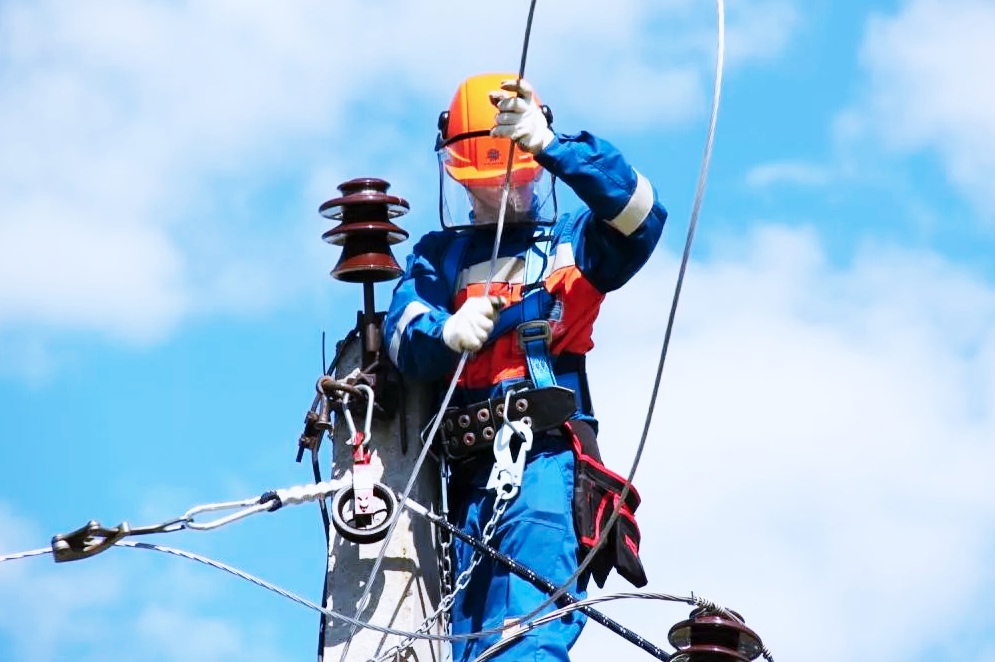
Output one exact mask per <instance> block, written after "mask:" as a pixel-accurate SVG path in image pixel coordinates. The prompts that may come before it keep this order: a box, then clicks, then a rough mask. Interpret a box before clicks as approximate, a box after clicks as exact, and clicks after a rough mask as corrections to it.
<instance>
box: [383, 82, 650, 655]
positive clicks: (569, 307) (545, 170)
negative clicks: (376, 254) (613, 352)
mask: <svg viewBox="0 0 995 662" xmlns="http://www.w3.org/2000/svg"><path fill="white" fill-rule="evenodd" d="M551 121H552V114H551V112H549V109H548V108H547V107H545V106H542V105H540V103H539V101H538V98H537V96H536V94H535V92H534V91H533V89H532V87H531V86H530V85H529V83H528V82H527V81H525V80H520V79H516V78H515V76H514V75H513V74H512V75H508V74H487V75H480V76H474V77H471V78H468V79H467V80H466V81H464V82H463V83H462V84H461V85H460V86H459V89H458V90H457V92H456V95H455V96H454V98H453V101H452V104H451V105H450V107H449V110H448V112H445V113H443V114H442V115H441V116H440V120H439V136H438V140H437V151H438V153H439V159H440V201H439V209H440V216H441V217H442V219H441V220H442V224H443V229H442V230H441V231H436V232H431V233H429V234H427V235H426V236H424V237H423V238H422V239H421V240H420V241H419V242H418V243H417V245H416V246H415V247H414V249H413V252H412V254H411V255H410V256H409V258H408V263H407V268H406V271H405V273H404V275H403V276H402V278H401V280H400V282H399V283H398V284H397V287H396V289H395V290H394V296H393V300H392V302H391V305H390V310H389V311H388V313H387V317H386V320H385V325H384V339H385V341H386V342H387V343H388V346H389V353H390V357H391V359H392V360H393V361H394V363H395V364H396V365H397V366H398V368H399V369H400V370H401V372H402V373H403V374H405V375H408V376H410V377H413V378H415V379H419V380H423V381H428V382H433V383H437V384H440V385H443V386H444V384H445V381H444V380H446V379H447V378H450V377H451V376H452V374H453V372H454V370H455V367H456V365H457V362H458V359H459V357H460V355H461V354H462V353H463V352H471V353H472V356H471V357H470V359H469V360H468V361H467V363H466V366H465V370H464V371H463V372H462V374H461V375H460V377H459V382H458V388H457V389H456V391H455V393H454V396H453V399H452V401H451V407H450V409H449V410H447V411H446V412H445V415H444V419H443V422H442V425H441V427H440V436H441V439H440V440H438V441H440V442H441V445H442V447H443V449H444V450H445V452H446V454H447V456H448V457H449V459H450V480H449V494H450V516H451V517H452V518H453V519H454V521H455V523H456V524H457V525H458V526H460V527H461V528H462V529H463V530H464V531H466V532H467V533H469V534H471V535H474V536H477V537H478V538H479V537H482V536H483V533H484V531H483V529H484V527H485V525H486V524H487V522H488V521H489V520H490V518H491V516H492V513H493V509H494V504H495V498H496V497H495V492H494V490H487V489H485V487H486V484H487V482H488V479H489V476H490V472H491V468H492V466H493V465H494V462H495V455H494V452H492V451H491V449H492V448H493V439H494V437H495V431H496V430H497V429H499V428H500V426H501V424H502V422H503V421H504V417H505V415H507V416H508V420H509V421H510V420H521V421H523V422H524V423H527V424H528V425H530V426H531V430H532V432H533V433H534V435H533V441H532V445H531V450H529V451H528V453H527V459H526V464H525V469H524V474H523V476H522V484H521V487H520V491H519V492H518V493H517V496H516V497H515V498H514V499H513V500H512V501H511V502H510V504H509V505H508V506H507V510H506V511H505V512H504V513H503V514H502V515H501V517H500V519H499V520H498V523H497V527H496V529H495V533H494V536H493V538H491V540H490V544H491V545H492V546H494V547H496V548H498V549H499V550H501V551H502V552H504V553H505V554H507V555H509V556H511V557H512V558H514V559H516V560H518V561H519V562H521V563H523V564H524V565H526V566H528V567H530V568H532V569H533V570H534V571H535V572H536V573H538V574H539V575H541V576H543V577H545V578H547V579H549V580H550V581H552V582H554V583H557V584H562V583H563V582H565V581H566V580H567V579H568V578H569V577H570V576H571V575H572V574H573V573H574V572H575V571H576V570H577V567H578V558H583V555H584V554H585V553H586V551H587V550H588V549H590V548H591V546H592V545H593V541H594V540H596V539H597V536H598V535H602V533H603V532H602V531H601V527H602V525H603V524H604V522H605V520H606V519H607V516H608V515H610V514H611V512H612V509H613V504H612V501H611V494H610V492H611V491H612V488H614V489H615V491H616V492H617V491H618V490H620V489H621V485H622V484H623V483H624V479H622V478H620V477H619V476H617V475H616V474H612V473H611V472H607V470H605V469H604V467H603V466H602V465H601V464H600V458H599V456H598V453H597V449H596V440H595V434H596V431H597V422H596V420H595V418H594V409H593V407H592V405H591V398H590V393H589V392H588V386H587V376H586V373H585V369H584V356H585V354H586V353H587V352H588V351H589V350H590V349H591V348H592V346H593V343H592V341H591V332H592V327H593V324H594V320H595V318H596V317H597V315H598V310H599V307H600V305H601V301H602V300H603V299H604V296H605V294H606V293H608V292H611V291H612V290H615V289H617V288H619V287H621V286H622V285H623V284H624V283H625V282H626V281H628V280H629V279H630V278H631V277H632V275H633V274H635V273H636V271H637V270H638V269H639V268H640V267H641V266H642V265H643V264H644V263H645V262H646V260H647V259H648V258H649V256H650V254H651V253H652V251H653V249H654V247H655V246H656V244H657V241H658V240H659V238H660V235H661V233H662V230H663V225H664V221H665V220H666V217H667V212H666V210H665V209H664V208H663V206H662V205H660V203H659V202H658V201H657V197H656V192H655V190H654V188H653V186H652V185H651V184H650V183H649V181H647V179H646V178H645V177H643V176H642V175H641V174H639V173H638V172H636V171H635V170H634V169H633V168H632V167H631V166H630V165H629V164H628V163H627V162H626V161H625V159H624V158H623V157H622V155H621V154H620V153H619V152H618V150H616V149H615V148H614V147H613V146H612V145H610V144H609V143H607V142H605V141H603V140H599V139H598V138H596V137H594V136H592V135H591V134H589V133H587V132H581V133H578V134H575V135H564V134H557V133H554V132H553V130H552V129H551V128H550V124H551ZM511 141H514V143H515V145H516V149H515V152H514V157H513V162H512V165H511V176H510V185H511V188H510V195H508V201H507V206H506V209H505V226H504V231H503V234H502V237H501V242H500V250H499V253H498V255H497V261H496V265H495V266H496V270H495V273H494V274H491V273H490V267H491V253H492V250H493V245H494V240H495V226H496V222H497V221H498V217H499V214H500V206H501V200H502V197H503V196H502V193H503V188H504V185H505V180H506V176H507V172H508V163H507V159H508V154H509V151H510V147H511ZM556 179H559V180H562V181H563V182H565V183H566V184H567V185H568V186H569V187H570V188H571V189H572V190H573V191H574V192H575V193H576V194H577V196H578V197H579V198H580V200H581V201H582V202H583V203H584V204H585V205H586V208H584V209H582V210H580V211H579V213H576V214H563V215H557V214H556V209H555V207H556V204H555V188H553V187H554V186H555V180H556ZM544 187H547V188H544ZM461 205H463V207H464V209H462V210H461V209H460V206H461ZM550 205H552V207H553V209H552V212H550V209H549V207H550ZM488 281H490V289H489V290H488V291H485V290H484V288H485V286H486V285H487V283H488ZM443 392H444V389H442V390H440V397H441V393H443ZM506 409H507V411H505V410H506ZM606 486H607V487H606ZM575 488H576V489H575ZM606 499H607V501H605V500H606ZM604 503H607V504H608V506H607V514H604V513H602V515H603V516H602V517H600V519H599V514H598V511H597V507H598V505H599V504H602V505H603V504H604ZM637 505H638V495H636V493H635V491H634V490H633V491H632V492H631V493H630V494H629V498H628V499H627V500H626V504H625V505H624V506H622V507H621V511H622V512H620V516H619V518H618V526H617V527H614V530H613V531H612V532H610V533H609V534H605V535H610V539H609V540H607V542H606V544H605V545H603V547H602V548H601V550H600V551H599V553H598V555H597V556H596V558H595V562H594V563H593V564H592V565H591V570H592V571H593V576H594V578H595V580H596V581H597V582H598V583H599V585H603V584H604V581H605V577H606V576H607V574H608V572H609V571H610V570H611V569H613V568H615V569H618V571H619V572H620V574H622V575H623V576H624V577H626V578H628V579H629V580H630V581H632V582H633V583H635V584H636V585H639V586H642V585H644V584H645V583H646V578H645V575H644V574H643V570H642V566H641V564H640V562H639V558H638V544H639V534H638V528H636V527H635V522H634V520H633V519H632V511H634V510H635V507H636V506H637ZM603 510H604V509H603ZM472 556H473V549H472V547H470V546H469V545H466V544H461V543H460V541H458V540H456V541H454V557H455V562H456V570H455V572H456V573H457V574H458V573H460V572H462V571H463V570H464V569H465V568H466V567H468V566H469V564H470V563H471V559H472ZM590 574H591V573H585V574H584V575H583V576H582V577H581V578H580V580H579V581H577V582H575V583H574V584H573V585H572V586H571V587H570V590H571V591H572V592H573V593H574V594H575V595H583V594H584V591H585V589H586V586H587V581H588V577H589V576H590ZM471 577H472V578H471V581H470V583H469V585H468V586H467V588H466V589H465V590H464V591H461V592H460V593H459V594H458V595H457V597H456V601H455V603H454V605H453V612H452V615H451V622H452V630H453V633H454V634H467V633H474V632H480V631H482V630H489V629H494V628H501V627H503V626H507V625H510V624H512V623H514V621H515V619H516V618H520V617H522V616H524V615H526V614H528V613H529V612H530V611H532V610H533V609H535V608H536V607H537V606H538V605H539V604H540V603H541V602H542V601H543V600H544V599H545V598H546V597H548V596H547V595H546V594H544V593H543V592H542V591H540V590H539V589H537V588H535V587H534V586H532V585H531V584H530V583H528V582H527V581H525V580H522V579H520V578H518V577H517V576H515V575H512V574H509V572H508V571H507V569H505V568H503V567H502V566H501V565H500V564H498V563H496V562H492V561H491V559H489V558H488V557H486V556H485V557H484V558H483V559H482V560H481V561H480V563H479V565H478V566H477V567H476V568H475V569H474V570H473V573H472V575H471ZM552 608H554V607H553V606H550V607H548V608H547V609H552ZM584 622H585V617H584V616H582V615H581V614H580V612H574V613H573V614H572V615H570V616H567V617H565V618H562V619H559V620H557V621H555V622H553V623H551V624H549V625H545V626H543V627H540V628H537V629H535V630H533V631H531V632H529V633H527V634H525V635H524V636H522V637H521V638H520V640H519V641H517V642H516V643H515V644H513V645H511V646H509V647H507V648H505V649H503V651H502V652H501V653H500V654H498V655H497V656H496V657H494V658H493V659H495V660H504V661H507V660H526V659H527V660H568V659H569V658H568V656H567V651H568V649H569V648H570V647H571V646H572V645H573V644H574V642H575V641H576V640H577V637H578V636H579V635H580V631H581V629H582V628H583V626H584ZM498 639H499V635H492V636H490V637H485V638H482V639H471V640H468V641H466V640H464V641H456V642H454V644H453V654H454V655H453V657H454V660H458V661H460V662H464V661H469V660H473V659H474V658H475V657H476V656H477V655H479V654H480V653H481V652H482V651H483V650H485V649H486V648H488V647H489V646H491V645H492V644H494V643H495V642H496V641H497V640H498Z"/></svg>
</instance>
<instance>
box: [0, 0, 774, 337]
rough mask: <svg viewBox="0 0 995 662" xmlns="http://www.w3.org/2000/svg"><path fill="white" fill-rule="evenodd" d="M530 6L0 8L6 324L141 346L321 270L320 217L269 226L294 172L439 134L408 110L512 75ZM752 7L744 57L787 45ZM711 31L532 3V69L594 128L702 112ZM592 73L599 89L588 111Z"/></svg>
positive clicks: (645, 4) (650, 5) (214, 0)
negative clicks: (415, 127)
mask: <svg viewBox="0 0 995 662" xmlns="http://www.w3.org/2000/svg"><path fill="white" fill-rule="evenodd" d="M527 8H528V4H527V3H526V2H522V3H521V4H520V6H516V7H515V10H514V11H495V10H494V9H493V8H492V7H490V6H488V5H478V4H476V3H463V2H458V1H456V0H450V1H448V2H443V3H433V4H432V5H431V6H424V5H421V4H418V5H415V4H412V3H405V2H400V1H399V0H393V1H390V2H383V3H376V4H371V3H362V2H339V3H328V2H319V1H318V0H310V1H307V2H301V3H294V4H292V5H285V4H284V5H280V4H273V3H270V2H230V1H227V0H209V1H206V2H196V3H172V4H167V5H164V4H141V5H136V4H134V3H128V2H123V1H121V0H103V1H102V2H96V3H88V4H87V5H86V6H85V7H84V6H82V5H75V4H70V5H66V4H65V3H59V2H54V1H51V0H43V1H42V2H27V1H24V0H20V1H14V2H8V3H4V4H3V6H2V8H0V63H2V71H3V80H4V85H3V86H0V144H3V146H4V149H3V150H2V153H0V209H2V210H3V211H2V212H0V214H2V216H0V329H7V331H8V334H9V330H10V329H22V330H23V329H26V330H27V331H26V333H28V334H31V333H34V332H36V331H37V330H39V329H54V330H60V329H68V330H87V331H95V332H97V333H99V334H106V335H109V336H110V337H112V338H124V339H127V340H130V341H135V342H148V341H154V340H156V339H159V338H162V337H164V336H166V335H168V334H169V333H170V332H171V331H172V330H173V329H174V328H176V326H177V325H178V324H180V323H181V322H182V321H183V320H184V319H186V318H187V317H188V316H189V315H191V314H195V313H205V314H210V313H214V312H218V311H244V310H252V309H258V308H265V307H267V306H270V305H272V304H273V302H275V301H278V300H280V299H282V298H286V296H287V295H288V293H291V292H292V291H293V290H295V289H297V288H299V287H301V284H302V283H303V282H304V281H305V279H307V278H309V277H311V276H313V272H312V271H310V270H309V267H310V265H305V266H301V264H300V262H301V260H300V258H299V256H300V255H308V251H307V247H306V246H305V245H304V244H303V243H302V242H303V241H305V237H304V234H303V233H302V232H300V231H298V230H297V229H298V228H303V227H312V226H313V224H314V221H315V219H314V218H301V219H296V220H293V221H292V224H294V225H293V226H292V227H291V228H288V226H287V219H283V218H281V219H275V218H274V214H286V213H291V214H296V213H297V212H298V211H299V210H300V208H301V205H299V204H296V203H294V201H293V196H295V195H299V193H300V191H301V190H302V189H303V188H304V186H306V184H305V183H304V180H306V177H307V175H306V174H302V173H307V172H309V171H323V170H350V171H351V170H352V169H353V168H356V167H361V166H362V165H367V164H371V163H373V161H372V158H371V155H367V154H366V151H367V149H366V146H367V143H368V142H369V141H368V140H367V139H366V138H364V136H370V135H372V134H380V133H382V132H383V131H386V132H387V133H390V132H398V133H399V140H398V142H396V143H394V144H393V145H392V146H391V147H392V150H391V153H390V154H389V156H387V157H385V160H384V161H382V162H378V165H377V168H378V169H382V170H387V171H391V170H398V169H400V168H403V167H404V165H405V164H407V163H408V162H410V159H408V158H405V157H404V156H403V153H404V150H422V149H424V145H425V144H427V142H428V139H427V138H425V136H427V135H429V134H430V132H431V130H432V129H431V123H430V122H426V124H425V129H424V130H423V131H422V130H420V131H417V132H416V135H417V138H416V137H415V135H412V131H411V130H410V129H409V128H408V127H410V123H411V117H412V108H416V107H419V106H420V105H422V104H426V103H427V104H428V105H429V106H439V107H441V106H443V105H444V101H442V100H446V99H448V97H449V95H450V94H451V92H452V88H453V86H454V85H455V83H456V81H458V80H459V79H460V78H461V77H462V76H464V75H467V74H470V73H474V72H476V71H480V70H487V69H495V68H498V69H500V68H505V69H514V68H515V67H516V66H517V63H518V56H519V48H520V42H521V37H522V33H523V29H524V23H525V16H526V9H527ZM750 8H751V11H743V12H732V16H731V18H730V22H731V26H730V39H731V40H732V41H734V42H738V43H741V44H743V45H742V47H737V48H738V50H739V51H741V53H742V57H741V59H742V60H743V61H752V60H755V59H758V58H759V59H763V58H766V57H769V56H770V55H771V54H772V53H775V52H778V51H779V50H780V49H781V48H783V44H784V43H785V40H786V38H785V35H787V34H789V33H790V26H791V24H792V20H791V19H790V16H791V15H792V13H791V10H790V6H789V5H787V4H785V3H784V2H781V1H780V0H777V1H767V2H760V1H757V2H751V3H750ZM786 17H787V18H786ZM771 31H773V33H775V34H776V35H779V36H777V38H773V37H771V36H770V35H771ZM713 39H714V18H713V16H712V14H711V12H710V11H709V10H707V8H705V7H702V6H700V5H699V4H698V3H676V4H674V5H673V6H669V5H667V6H660V5H659V3H655V2H649V1H648V0H627V1H626V2H622V3H616V5H615V6H614V7H613V11H611V12H607V13H606V12H604V11H603V7H602V5H599V4H597V3H594V2H591V1H588V0H585V1H584V2H573V3H567V2H564V1H559V2H550V3H543V4H541V5H540V6H539V7H538V9H537V16H536V25H535V29H534V33H533V42H532V51H531V52H530V59H529V63H528V72H529V75H530V76H533V77H535V78H537V79H540V80H542V81H543V82H544V85H543V89H544V90H545V92H544V94H546V96H547V97H548V98H549V99H550V100H555V102H556V103H557V104H558V108H560V109H562V111H563V115H564V116H565V117H570V116H574V117H577V118H582V119H583V122H584V124H585V125H594V126H597V125H598V124H599V122H600V123H610V124H611V125H613V126H618V127H620V128H619V130H624V127H630V128H639V129H643V128H646V127H649V126H660V125H661V123H662V124H673V123H678V122H683V121H686V120H687V119H688V118H690V117H693V116H696V115H697V116H700V115H702V114H703V113H704V112H705V111H706V99H705V97H706V95H705V94H704V92H703V90H705V89H706V87H707V85H708V84H709V83H708V79H709V78H710V76H711V57H712V50H713V48H714V46H712V44H711V42H712V41H713ZM750 44H752V45H750ZM757 44H764V48H760V49H758V48H757ZM592 80H598V81H600V83H601V84H602V85H605V84H606V85H608V89H607V90H604V89H603V90H601V92H600V93H599V99H600V101H599V103H597V104H592V103H591V101H590V89H591V81H592ZM367 108H371V109H373V110H374V111H375V112H373V113H367V112H365V110H366V109H367ZM418 112H420V111H418ZM419 117H420V115H419ZM377 122H383V123H384V124H385V125H386V126H385V127H382V128H381V127H378V126H377V124H376V123H377ZM374 142H376V141H375V140H374ZM383 156H384V155H383V154H380V153H378V154H376V157H377V158H380V157H383ZM345 159H351V160H352V161H354V163H352V164H345V163H344V160H345ZM329 162H331V163H332V165H329ZM276 182H286V183H288V186H286V187H285V188H284V189H283V190H282V191H281V190H280V189H277V188H276V184H275V183H276ZM288 196H289V197H290V200H288V199H285V198H287V197H288ZM305 206H306V207H308V208H309V209H310V208H311V204H310V203H309V204H308V205H305ZM283 238H289V239H291V240H292V241H283V240H282V239H283ZM311 241H314V238H313V237H311ZM246 276H251V277H249V278H246ZM12 342H13V341H10V342H5V343H4V344H5V345H7V346H10V345H11V344H12Z"/></svg>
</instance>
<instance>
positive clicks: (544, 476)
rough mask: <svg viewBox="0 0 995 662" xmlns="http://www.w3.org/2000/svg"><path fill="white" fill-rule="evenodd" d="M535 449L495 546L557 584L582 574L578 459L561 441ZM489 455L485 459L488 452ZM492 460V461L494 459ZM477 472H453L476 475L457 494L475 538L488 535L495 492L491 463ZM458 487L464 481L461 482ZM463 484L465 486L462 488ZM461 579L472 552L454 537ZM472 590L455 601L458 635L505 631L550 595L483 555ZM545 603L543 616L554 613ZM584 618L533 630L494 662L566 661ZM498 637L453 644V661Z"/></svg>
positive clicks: (463, 661) (461, 521)
mask: <svg viewBox="0 0 995 662" xmlns="http://www.w3.org/2000/svg"><path fill="white" fill-rule="evenodd" d="M534 448H535V449H536V450H534V451H533V452H532V453H531V454H530V456H529V458H528V460H527V464H526V467H525V472H524V475H523V479H522V487H521V490H520V491H519V493H518V495H517V496H516V497H515V498H514V500H513V501H512V502H511V504H510V505H509V506H508V508H507V510H505V512H504V514H503V515H502V517H501V519H500V520H499V523H498V526H497V528H496V530H495V535H494V537H493V538H492V539H491V541H490V545H491V546H492V547H495V548H496V549H498V550H500V551H502V552H504V553H505V554H507V555H508V556H510V557H511V558H513V559H515V560H517V561H518V562H519V563H522V564H523V565H525V566H528V567H529V568H531V569H532V570H534V571H535V572H536V573H537V574H539V575H540V576H542V577H544V578H546V579H548V580H549V581H551V582H552V583H554V584H556V585H557V586H560V585H561V584H562V583H563V582H565V581H566V580H567V579H568V578H569V577H570V576H571V575H572V574H573V573H574V572H575V571H576V570H577V535H576V533H575V530H574V523H573V508H572V496H573V483H574V454H573V449H572V448H570V446H569V443H568V442H566V440H564V439H563V438H560V437H549V436H545V435H537V439H536V441H535V444H534ZM484 457H487V456H486V455H485V456H484ZM491 457H493V456H491ZM479 464H480V466H479V467H478V468H477V469H476V471H474V470H473V469H470V468H468V467H455V468H454V471H460V470H461V469H462V470H464V471H474V475H473V476H472V477H471V478H470V480H469V481H467V482H469V485H467V486H466V487H464V488H462V489H461V491H462V492H463V493H462V494H459V495H455V499H456V501H457V503H458V502H462V505H461V507H460V508H459V515H460V517H459V518H458V521H457V525H458V526H460V527H461V528H462V529H463V530H464V531H466V532H467V533H469V534H470V535H472V536H475V537H478V538H480V537H482V536H483V529H484V526H485V525H486V524H487V521H488V520H489V519H490V517H491V513H492V512H493V507H494V499H495V493H494V491H493V490H485V489H484V487H483V486H484V484H485V483H486V481H487V476H488V474H489V467H488V466H484V465H485V464H487V461H486V460H481V462H480V463H479ZM457 482H460V481H457ZM464 484H465V483H464ZM453 550H454V553H455V561H456V574H457V576H458V575H459V573H460V572H462V571H463V570H464V569H465V568H467V567H468V566H469V565H470V560H471V558H472V557H473V547H471V546H470V545H468V544H466V543H463V542H461V541H459V540H455V541H454V544H453ZM471 577H472V578H471V580H470V583H469V585H468V586H467V588H466V589H465V590H464V591H461V592H460V593H459V594H458V595H457V596H456V600H455V602H454V604H453V611H452V629H453V633H454V634H468V633H476V632H480V631H482V630H491V629H496V628H500V627H502V626H503V625H505V624H506V623H507V622H509V621H512V620H514V619H516V618H519V617H521V616H524V615H526V614H528V613H529V612H531V611H532V610H533V609H535V608H536V607H538V606H539V604H541V603H542V602H543V601H544V600H545V599H546V598H548V597H549V594H547V593H545V592H544V591H542V590H540V589H538V588H536V587H535V586H533V585H532V584H531V583H530V582H528V581H527V580H525V579H522V578H520V577H518V576H516V575H514V574H513V573H511V571H509V570H508V569H507V568H506V567H505V566H503V565H501V564H500V563H498V562H497V561H495V560H493V559H491V558H490V557H488V556H487V555H484V556H483V558H482V559H481V561H480V563H479V564H478V565H477V567H476V569H474V571H473V574H472V575H471ZM586 583H587V582H586V580H585V581H584V582H583V584H584V585H583V586H580V587H578V586H577V584H576V583H574V584H573V585H572V586H571V588H570V591H571V593H573V594H574V595H576V596H578V597H584V595H585V593H584V590H583V589H585V588H586ZM555 608H556V605H555V604H551V605H548V606H547V607H546V608H545V609H544V610H543V612H542V613H546V612H549V611H552V610H553V609H555ZM586 621H587V617H586V616H584V615H583V614H581V613H580V612H579V611H575V612H572V613H571V614H569V615H567V616H565V617H563V618H560V619H557V620H555V621H553V622H552V623H549V624H547V625H543V626H541V627H539V628H536V629H535V630H532V631H530V632H529V633H527V634H525V635H524V636H522V637H519V638H518V639H517V640H516V642H515V643H514V644H512V645H510V646H508V647H507V648H505V649H503V650H502V651H501V652H500V653H499V654H498V655H496V656H495V657H493V658H491V659H492V660H494V661H495V662H510V661H512V660H514V661H516V662H522V661H528V662H533V661H534V662H540V661H541V662H553V661H554V660H555V661H557V662H560V661H563V662H565V661H567V660H569V659H570V658H569V656H568V655H567V651H568V650H569V649H570V647H571V646H573V644H574V642H576V641H577V637H579V636H580V631H581V630H582V629H583V627H584V624H585V622H586ZM500 638H501V635H499V634H494V635H490V636H487V637H483V638H477V639H470V640H463V641H455V642H453V660H454V661H456V662H472V660H474V659H475V658H476V657H477V656H478V655H480V654H481V653H483V652H484V650H486V649H487V648H489V647H490V646H491V645H493V644H494V643H495V642H497V641H498V640H500Z"/></svg>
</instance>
